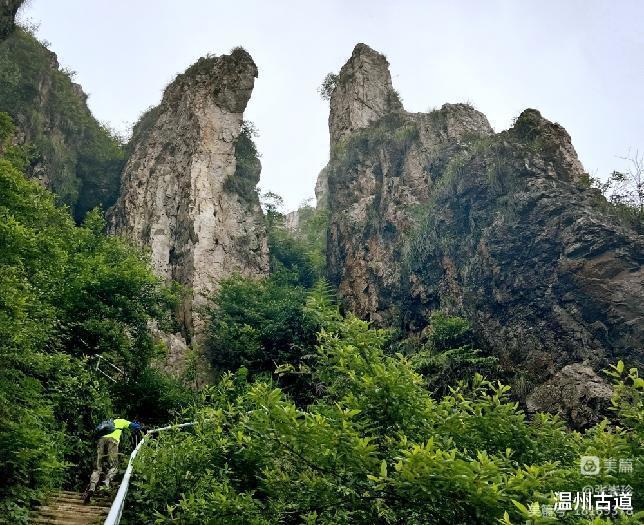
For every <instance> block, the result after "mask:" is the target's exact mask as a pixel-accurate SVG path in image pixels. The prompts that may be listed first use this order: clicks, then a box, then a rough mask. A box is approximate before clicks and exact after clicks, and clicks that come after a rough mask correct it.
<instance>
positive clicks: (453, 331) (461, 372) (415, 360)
mask: <svg viewBox="0 0 644 525" xmlns="http://www.w3.org/2000/svg"><path fill="white" fill-rule="evenodd" d="M392 350H394V351H399V352H402V353H403V354H405V355H407V356H408V357H409V359H410V363H411V365H412V366H413V367H414V369H415V370H416V371H417V372H419V373H421V374H422V375H423V377H425V379H426V381H427V385H428V387H429V388H430V390H432V392H434V393H437V394H447V393H448V392H449V388H450V387H451V386H453V385H454V384H456V383H457V382H458V381H460V380H463V379H468V378H471V377H473V376H474V374H475V373H479V374H482V375H486V376H488V377H494V376H496V375H498V374H497V372H498V364H497V361H498V360H497V359H496V358H495V357H493V356H490V355H485V354H484V353H483V352H482V351H481V350H479V349H478V348H476V346H475V343H474V338H473V334H472V332H471V330H470V325H469V323H468V322H467V321H466V320H465V319H463V318H461V317H453V316H448V315H446V314H444V313H442V312H434V313H433V314H432V315H431V317H430V320H429V324H428V326H427V327H426V328H425V329H424V330H423V331H422V332H421V333H420V334H412V335H409V336H408V337H406V338H405V339H403V340H402V341H398V342H395V343H393V344H392Z"/></svg>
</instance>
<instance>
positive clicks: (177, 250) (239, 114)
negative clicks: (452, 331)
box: [109, 49, 268, 334]
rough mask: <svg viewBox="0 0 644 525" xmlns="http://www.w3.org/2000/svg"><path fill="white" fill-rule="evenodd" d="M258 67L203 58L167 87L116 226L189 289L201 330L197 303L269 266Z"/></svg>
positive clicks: (133, 163)
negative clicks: (259, 189)
mask: <svg viewBox="0 0 644 525" xmlns="http://www.w3.org/2000/svg"><path fill="white" fill-rule="evenodd" d="M256 76H257V68H256V66H255V63H254V62H253V60H252V58H251V57H250V55H249V54H248V53H247V52H246V51H244V50H242V49H236V50H234V51H233V52H232V53H231V54H230V55H223V56H219V57H210V58H202V59H200V60H199V61H198V62H197V63H196V64H194V65H193V66H192V67H190V68H189V69H188V70H187V71H186V72H185V73H184V74H182V75H180V76H179V77H177V79H176V80H175V81H174V82H173V83H172V84H170V85H169V86H168V87H167V88H166V90H165V93H164V96H163V100H162V102H161V104H160V105H159V106H158V107H156V108H154V109H152V110H150V111H149V112H148V113H147V114H146V115H144V116H143V118H142V120H141V122H140V123H139V124H138V125H137V127H136V128H135V130H134V135H133V138H132V141H131V144H130V151H131V154H130V158H129V159H128V162H127V164H126V166H125V168H124V171H123V176H122V187H121V194H120V197H119V199H118V201H117V203H116V205H115V206H114V208H113V209H112V210H111V211H110V213H109V221H110V224H111V230H112V232H114V233H117V234H120V235H124V236H126V237H129V238H130V239H133V240H134V241H136V242H137V243H138V244H140V245H142V246H146V247H149V248H150V250H151V253H152V260H153V264H154V268H155V269H156V271H157V272H158V273H159V274H160V275H162V276H163V277H165V278H167V279H174V280H176V281H177V282H179V283H181V284H183V285H185V286H186V287H188V288H189V289H190V290H191V294H190V297H189V298H188V299H187V300H186V301H185V303H184V304H183V306H182V310H181V319H182V322H183V324H184V326H185V328H186V331H187V332H188V333H189V334H191V333H194V332H195V331H196V332H199V331H200V328H201V320H200V316H199V315H198V310H199V306H200V305H203V304H204V303H205V302H206V298H207V297H208V296H209V295H211V294H212V292H213V291H214V290H215V288H216V284H217V282H218V281H219V280H221V279H222V278H223V277H225V276H228V275H231V274H233V273H241V274H244V275H257V274H262V273H265V272H267V271H268V253H267V252H268V248H267V241H266V234H265V228H264V223H263V216H262V211H261V208H260V205H259V199H258V196H257V194H256V192H255V190H254V187H255V185H256V184H257V182H258V180H259V171H260V164H259V161H258V159H257V158H256V156H255V155H254V147H253V146H252V142H251V141H250V138H249V136H248V134H247V133H242V123H243V112H244V109H245V108H246V104H247V103H248V100H249V98H250V95H251V91H252V89H253V85H254V81H255V77H256Z"/></svg>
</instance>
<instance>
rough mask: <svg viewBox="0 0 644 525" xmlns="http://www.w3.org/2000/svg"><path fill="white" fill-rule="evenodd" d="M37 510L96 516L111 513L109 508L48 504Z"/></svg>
mask: <svg viewBox="0 0 644 525" xmlns="http://www.w3.org/2000/svg"><path fill="white" fill-rule="evenodd" d="M36 510H37V511H38V512H40V513H46V512H59V511H60V512H80V513H82V514H96V513H101V512H109V510H110V508H109V507H107V506H104V505H103V506H100V507H99V506H96V505H91V504H90V505H55V504H54V505H52V504H51V503H48V504H47V505H40V506H39V507H36Z"/></svg>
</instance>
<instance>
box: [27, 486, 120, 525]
mask: <svg viewBox="0 0 644 525" xmlns="http://www.w3.org/2000/svg"><path fill="white" fill-rule="evenodd" d="M110 505H111V501H110V500H109V499H108V498H107V497H106V496H104V495H101V496H97V497H96V498H92V500H91V502H90V503H89V504H87V505H85V504H84V503H83V495H82V494H81V493H80V492H72V491H69V490H64V491H60V492H58V493H56V494H54V495H52V497H51V498H49V500H48V501H47V503H45V504H42V505H40V506H38V507H36V508H35V509H34V510H33V511H32V513H31V515H30V519H29V523H32V524H35V525H100V524H102V523H103V521H104V520H105V517H106V516H107V514H108V512H109V509H110Z"/></svg>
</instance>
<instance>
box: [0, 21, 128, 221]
mask: <svg viewBox="0 0 644 525" xmlns="http://www.w3.org/2000/svg"><path fill="white" fill-rule="evenodd" d="M44 91H46V94H45V93H44ZM0 111H5V112H7V113H9V114H10V115H11V116H12V117H13V119H14V121H15V122H16V123H17V124H18V127H19V128H20V129H21V130H22V131H23V132H25V134H26V137H27V140H28V141H29V142H30V143H31V144H32V145H33V147H34V148H35V150H36V151H37V156H34V157H33V158H32V159H31V160H32V162H31V164H33V166H32V169H33V170H35V171H36V172H38V173H39V174H40V175H43V174H44V175H46V177H47V178H48V180H49V181H50V188H51V189H52V190H53V191H54V193H56V195H57V197H58V200H59V202H62V203H65V204H67V205H69V206H70V208H72V210H73V212H74V215H75V217H76V219H77V220H79V221H80V220H81V219H82V218H83V217H84V216H85V214H86V213H87V212H88V211H89V210H91V209H93V208H94V207H96V206H99V205H100V206H102V207H103V208H104V209H107V207H109V206H110V205H111V204H112V203H113V202H114V200H115V199H116V195H117V192H118V187H119V183H120V172H121V168H122V166H123V162H124V153H123V151H122V147H121V140H120V139H119V138H118V137H117V136H116V135H115V134H114V133H113V132H112V131H111V130H109V129H108V128H106V127H105V126H103V125H101V124H99V123H98V122H97V121H96V120H95V119H94V118H93V116H92V115H91V113H90V111H89V109H88V108H87V105H86V103H85V99H84V96H83V95H82V94H80V93H79V90H78V86H77V85H75V84H74V83H73V82H72V79H71V78H70V75H69V72H66V71H63V70H61V69H59V68H58V66H57V64H56V62H55V55H54V54H53V53H51V52H50V51H49V50H48V49H46V48H45V47H44V46H43V45H42V44H41V43H40V42H38V41H37V40H36V39H35V37H34V36H33V35H31V34H30V33H29V32H27V31H25V30H23V29H16V31H14V32H13V33H12V34H11V35H10V36H9V37H8V38H7V39H6V40H4V41H3V42H2V43H0Z"/></svg>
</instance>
